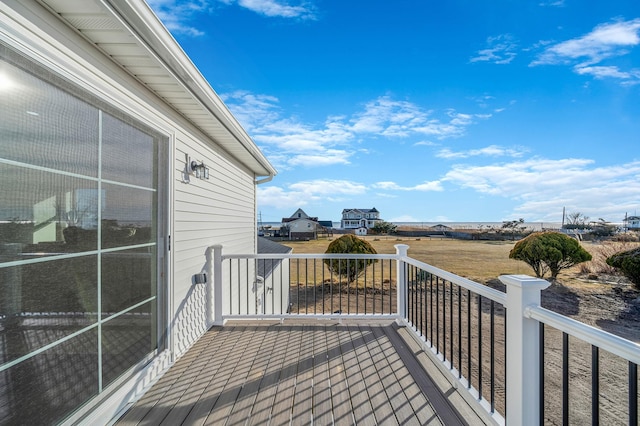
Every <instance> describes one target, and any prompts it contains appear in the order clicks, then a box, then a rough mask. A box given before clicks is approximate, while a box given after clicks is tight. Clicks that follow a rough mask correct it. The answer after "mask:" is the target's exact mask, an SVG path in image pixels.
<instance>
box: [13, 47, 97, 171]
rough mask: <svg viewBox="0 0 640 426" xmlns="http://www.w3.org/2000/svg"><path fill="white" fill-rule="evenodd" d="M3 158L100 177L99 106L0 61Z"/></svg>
mask: <svg viewBox="0 0 640 426" xmlns="http://www.w3.org/2000/svg"><path fill="white" fill-rule="evenodd" d="M0 80H2V82H3V87H2V102H0V158H3V159H7V160H13V161H19V162H22V163H28V164H34V165H38V166H43V167H48V168H53V169H57V170H63V171H66V172H72V173H78V174H82V175H87V176H93V177H96V176H97V172H98V110H97V109H96V108H94V107H92V106H90V105H89V104H87V103H85V102H83V101H81V100H79V99H78V98H76V97H74V96H72V95H70V94H68V93H66V92H63V91H62V90H60V89H58V88H57V87H55V86H53V85H51V84H49V83H47V82H45V81H43V80H41V79H39V78H37V77H35V76H33V75H31V74H29V73H27V72H25V71H23V70H21V69H19V68H16V67H14V66H13V65H10V64H9V63H7V62H5V61H3V60H1V59H0Z"/></svg>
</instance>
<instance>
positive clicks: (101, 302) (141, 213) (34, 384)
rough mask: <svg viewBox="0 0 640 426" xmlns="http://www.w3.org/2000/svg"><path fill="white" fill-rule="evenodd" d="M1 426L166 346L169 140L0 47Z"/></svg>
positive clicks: (47, 415) (63, 402)
mask: <svg viewBox="0 0 640 426" xmlns="http://www.w3.org/2000/svg"><path fill="white" fill-rule="evenodd" d="M0 100H1V101H0V424H5V423H21V424H48V423H57V422H59V421H61V420H63V419H64V418H65V417H67V416H68V415H70V414H71V413H73V412H74V411H75V410H77V409H78V408H79V407H81V406H83V405H85V404H86V403H88V402H90V401H92V400H94V399H95V398H96V397H98V396H100V395H101V394H102V393H104V392H105V391H106V390H108V388H109V385H111V384H113V383H114V382H117V381H119V380H123V379H125V378H126V377H127V374H131V373H132V372H133V371H135V370H136V369H137V368H140V367H141V366H143V365H144V364H146V363H148V362H149V361H150V360H151V359H152V358H153V357H154V355H156V354H157V353H158V352H159V351H160V350H162V349H163V345H164V342H163V340H162V336H163V334H164V333H163V331H164V329H165V327H166V320H165V319H164V317H163V313H164V312H165V309H164V307H163V306H164V299H165V294H164V291H165V289H166V285H164V283H163V281H162V277H163V276H165V275H166V274H164V273H163V272H164V261H163V259H164V249H163V246H164V245H163V244H161V242H162V241H163V239H164V238H165V235H164V231H165V229H166V218H165V210H164V206H166V202H165V196H166V184H165V182H166V179H165V174H164V172H165V170H166V168H167V162H166V158H167V154H166V148H167V138H166V137H164V136H162V135H161V134H160V133H158V132H157V131H154V130H153V129H150V128H148V127H147V126H145V125H142V124H141V123H138V122H136V121H135V120H132V119H131V118H130V117H127V116H126V115H125V114H122V113H121V112H119V111H117V110H114V109H113V108H110V107H108V106H106V105H104V104H102V103H101V102H100V101H99V100H97V99H95V98H94V97H93V96H92V95H90V94H88V93H84V92H83V91H82V90H79V89H78V88H76V87H74V86H72V85H70V84H68V83H66V82H65V81H63V80H62V79H60V78H58V77H57V76H55V75H52V74H50V73H48V72H46V71H45V70H43V69H41V68H40V67H38V66H36V65H34V64H32V63H30V62H29V61H28V60H26V59H24V58H21V57H19V56H18V55H16V54H15V53H13V52H11V51H9V50H8V49H7V48H5V47H4V46H0Z"/></svg>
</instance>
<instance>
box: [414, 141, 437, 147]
mask: <svg viewBox="0 0 640 426" xmlns="http://www.w3.org/2000/svg"><path fill="white" fill-rule="evenodd" d="M436 145H438V144H437V143H435V142H431V141H420V142H416V143H414V144H413V146H436Z"/></svg>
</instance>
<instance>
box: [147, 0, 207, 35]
mask: <svg viewBox="0 0 640 426" xmlns="http://www.w3.org/2000/svg"><path fill="white" fill-rule="evenodd" d="M147 3H148V4H149V6H150V7H151V9H153V11H154V12H155V14H156V15H158V18H160V20H161V21H162V23H163V24H164V25H165V26H166V27H167V29H168V30H169V31H171V32H172V33H173V34H182V35H187V36H191V37H199V36H202V35H204V31H202V30H200V29H198V28H195V27H193V26H190V25H189V23H188V22H189V21H190V20H191V18H192V17H193V15H196V14H198V13H206V12H207V11H208V1H207V0H147Z"/></svg>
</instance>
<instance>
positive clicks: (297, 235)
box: [282, 209, 322, 240]
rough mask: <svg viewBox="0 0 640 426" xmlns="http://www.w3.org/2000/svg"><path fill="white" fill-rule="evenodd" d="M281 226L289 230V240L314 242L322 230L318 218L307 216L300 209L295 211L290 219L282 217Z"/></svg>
mask: <svg viewBox="0 0 640 426" xmlns="http://www.w3.org/2000/svg"><path fill="white" fill-rule="evenodd" d="M282 226H283V227H286V228H288V229H289V239H290V240H315V239H317V238H318V232H319V231H321V230H322V225H320V224H319V223H318V218H317V217H311V216H309V215H308V214H306V213H305V212H304V210H302V209H298V210H296V211H295V212H294V213H293V214H292V215H291V216H290V217H283V218H282Z"/></svg>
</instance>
